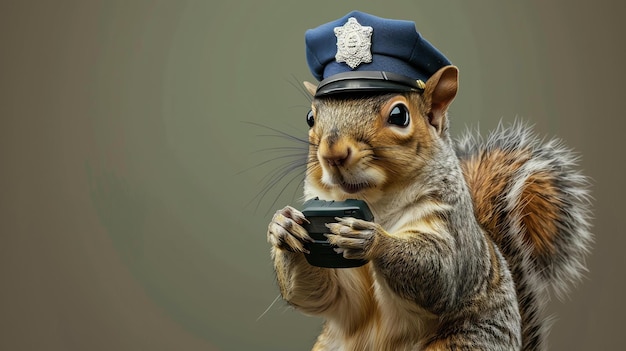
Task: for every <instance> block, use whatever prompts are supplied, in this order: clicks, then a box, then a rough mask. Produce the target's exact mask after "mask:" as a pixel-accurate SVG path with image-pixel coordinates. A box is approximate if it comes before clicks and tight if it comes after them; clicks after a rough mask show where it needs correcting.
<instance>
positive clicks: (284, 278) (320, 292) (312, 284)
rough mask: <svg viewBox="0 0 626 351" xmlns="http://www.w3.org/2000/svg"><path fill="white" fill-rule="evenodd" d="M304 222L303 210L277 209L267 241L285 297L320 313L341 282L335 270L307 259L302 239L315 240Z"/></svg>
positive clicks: (303, 310)
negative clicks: (316, 264)
mask: <svg viewBox="0 0 626 351" xmlns="http://www.w3.org/2000/svg"><path fill="white" fill-rule="evenodd" d="M305 221H307V219H306V218H305V217H304V215H303V214H302V212H300V211H298V210H296V209H295V208H293V207H291V206H287V207H285V208H283V209H281V210H278V211H277V212H276V213H275V214H274V216H273V218H272V221H271V222H270V224H269V226H268V230H267V240H268V242H269V243H270V244H271V245H272V248H271V254H272V258H273V260H274V269H275V271H276V278H277V280H278V285H279V288H280V292H281V294H282V296H283V299H285V301H287V302H288V303H289V304H291V305H293V306H295V307H296V308H298V309H300V310H301V311H302V312H304V313H308V314H313V315H320V314H322V313H324V312H325V311H327V310H328V309H329V308H330V307H331V306H332V304H333V303H334V301H335V296H336V295H337V290H338V282H337V281H336V277H335V276H334V274H332V270H330V269H323V268H319V267H314V266H311V265H310V264H308V262H307V261H306V259H305V257H304V254H303V253H304V252H306V249H305V248H304V245H303V242H306V241H309V242H310V241H312V239H311V237H310V236H309V234H308V233H307V231H306V229H304V228H303V227H302V224H303V223H304V222H305Z"/></svg>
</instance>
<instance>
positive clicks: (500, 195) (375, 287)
mask: <svg viewBox="0 0 626 351" xmlns="http://www.w3.org/2000/svg"><path fill="white" fill-rule="evenodd" d="M304 85H305V88H306V89H307V90H308V92H309V93H310V94H311V95H313V96H314V98H313V100H312V105H311V110H310V111H309V113H308V114H307V123H308V125H309V126H310V129H309V132H308V141H309V146H308V150H309V151H308V158H307V166H306V175H305V179H304V186H303V187H304V199H305V200H308V199H313V198H319V199H321V200H337V201H340V200H346V199H360V200H364V201H365V202H366V203H367V204H368V206H369V207H370V209H371V211H372V213H373V214H374V218H375V219H374V221H373V222H368V221H365V220H361V219H355V218H351V217H344V218H337V222H336V223H328V224H327V228H328V235H327V237H328V240H329V242H330V243H331V244H333V245H335V246H336V247H337V249H336V250H337V252H339V253H341V254H342V255H343V256H344V257H345V258H348V259H362V260H366V261H367V263H366V264H365V265H363V266H361V267H356V268H321V267H315V266H312V265H310V264H308V263H307V261H306V258H305V256H304V255H305V252H307V250H306V248H305V245H304V243H306V242H310V241H311V240H312V239H311V237H310V236H309V235H308V233H307V231H306V230H305V229H304V228H303V224H304V223H305V222H307V219H306V218H305V217H304V215H303V214H302V212H300V211H299V210H297V209H296V208H294V207H291V206H286V207H284V208H282V209H280V210H278V211H277V212H276V213H275V214H274V215H273V217H272V219H271V222H270V223H269V225H268V229H267V240H268V242H269V243H270V246H271V258H272V260H273V266H274V270H275V274H276V279H277V282H278V286H279V289H280V292H281V295H282V298H283V299H284V300H285V301H286V302H287V303H288V304H290V305H291V306H293V307H294V308H295V309H297V310H299V311H301V312H302V313H305V314H308V315H314V316H321V317H323V318H324V320H325V322H324V326H323V329H322V331H321V334H320V335H319V336H318V338H317V340H316V342H315V344H314V345H313V350H315V351H322V350H376V351H379V350H428V351H432V350H525V351H530V350H533V351H534V350H543V349H545V348H546V343H547V342H546V335H547V332H548V327H549V323H548V321H546V320H545V318H544V317H543V316H542V311H543V309H544V307H545V304H546V302H547V300H548V296H549V294H550V292H551V291H552V292H554V293H556V294H557V295H558V296H561V295H563V294H565V293H566V292H567V291H568V289H569V287H570V286H571V285H572V284H574V283H576V282H578V281H579V280H580V279H581V277H582V274H583V272H584V271H585V265H584V259H585V257H586V255H587V254H588V251H589V246H590V244H591V242H592V235H591V233H590V231H589V230H590V215H591V214H590V212H591V210H590V195H589V180H588V178H587V177H585V176H584V175H582V174H581V172H580V171H578V170H577V169H576V167H577V160H578V159H577V155H576V154H574V152H573V151H571V149H568V148H566V147H565V146H564V145H563V144H562V143H561V142H560V141H559V140H557V139H553V140H551V141H547V142H543V141H541V140H540V139H539V138H538V137H537V136H535V134H534V133H533V132H532V131H531V129H530V128H529V127H527V126H525V125H524V124H522V123H517V122H516V123H514V124H513V125H511V126H509V127H504V126H502V125H501V126H499V127H498V128H497V129H496V130H495V131H494V132H492V133H491V134H490V135H489V136H488V137H487V138H486V139H483V138H481V137H480V136H479V135H477V134H476V133H474V132H467V135H465V136H462V137H460V138H458V139H453V138H452V137H451V136H450V132H449V119H448V107H449V105H450V103H451V102H452V101H453V99H454V98H455V96H456V94H457V90H458V68H457V67H456V66H453V65H445V66H443V67H441V68H440V69H438V70H437V71H436V72H435V73H434V74H432V75H431V76H430V77H429V78H428V79H427V80H426V82H425V83H423V86H421V88H422V89H421V91H401V92H394V91H375V92H348V93H344V94H337V95H333V94H330V95H320V94H319V87H318V86H316V85H314V84H312V83H308V82H305V83H304Z"/></svg>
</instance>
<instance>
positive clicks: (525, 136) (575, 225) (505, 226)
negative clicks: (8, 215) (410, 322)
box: [456, 123, 592, 350]
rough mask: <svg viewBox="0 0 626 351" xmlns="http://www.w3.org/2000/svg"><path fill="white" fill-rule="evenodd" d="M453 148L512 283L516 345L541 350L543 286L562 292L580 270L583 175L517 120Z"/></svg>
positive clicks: (584, 229) (587, 236) (553, 143)
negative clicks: (518, 320)
mask: <svg viewBox="0 0 626 351" xmlns="http://www.w3.org/2000/svg"><path fill="white" fill-rule="evenodd" d="M456 151H457V155H458V157H459V159H460V160H461V167H462V168H463V172H464V175H465V178H466V181H467V184H468V186H469V188H470V192H471V194H472V198H473V200H474V211H475V213H476V217H477V219H478V221H479V222H480V223H481V225H482V226H483V227H484V228H485V230H486V231H487V232H488V233H489V235H490V236H491V238H492V239H493V240H494V241H495V242H496V243H497V244H498V246H499V247H500V249H501V250H502V253H503V255H504V256H505V257H506V259H507V260H508V262H509V265H510V268H511V272H512V274H513V279H514V280H515V282H516V288H517V293H518V300H519V303H520V312H521V314H522V323H523V325H522V327H523V335H522V338H523V345H524V347H523V350H540V349H542V348H543V347H544V337H545V335H546V334H547V328H548V326H547V325H546V322H545V321H544V320H543V319H542V318H541V312H542V311H541V310H542V309H543V307H544V304H545V301H546V300H547V296H546V294H547V293H548V290H549V289H548V288H551V289H552V290H553V291H554V292H555V293H556V295H557V296H559V297H562V296H564V295H565V294H566V293H567V291H568V289H569V288H570V287H571V286H572V285H573V283H576V282H577V281H578V280H580V278H581V276H582V274H583V273H584V272H585V256H586V255H587V253H588V251H589V246H590V244H591V241H592V235H591V233H590V231H589V230H590V216H591V204H590V196H589V181H588V178H586V177H585V176H583V175H582V174H581V173H580V172H579V171H578V170H577V169H576V167H577V157H576V155H575V154H574V153H573V152H572V151H571V150H570V149H568V148H566V147H564V146H563V144H562V143H561V142H560V141H559V140H557V139H553V140H550V141H547V142H544V141H543V140H540V139H539V138H537V136H536V135H535V134H534V133H533V132H532V131H531V130H530V128H528V127H527V126H525V125H523V124H522V123H515V124H513V125H512V126H510V127H504V126H502V125H500V126H499V127H498V128H497V129H496V130H495V131H493V132H492V133H491V134H490V135H489V136H488V137H487V138H486V139H483V138H481V137H480V136H479V135H477V134H473V133H469V132H468V133H467V134H466V135H465V136H463V137H462V138H460V139H459V140H457V144H456Z"/></svg>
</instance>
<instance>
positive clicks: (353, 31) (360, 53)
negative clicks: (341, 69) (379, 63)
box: [334, 17, 373, 69]
mask: <svg viewBox="0 0 626 351" xmlns="http://www.w3.org/2000/svg"><path fill="white" fill-rule="evenodd" d="M334 31H335V36H336V37H337V54H336V55H335V60H336V61H337V62H345V63H346V64H347V65H348V66H350V68H352V69H355V68H356V67H357V66H358V65H360V64H362V63H369V62H372V52H371V47H372V31H373V29H372V27H368V26H362V25H361V24H359V22H357V20H356V18H354V17H350V18H349V19H348V22H346V24H344V25H343V26H341V27H335V28H334Z"/></svg>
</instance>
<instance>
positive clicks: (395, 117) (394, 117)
mask: <svg viewBox="0 0 626 351" xmlns="http://www.w3.org/2000/svg"><path fill="white" fill-rule="evenodd" d="M410 122H411V115H409V110H408V109H407V107H406V106H405V105H404V104H397V105H396V106H394V107H393V109H392V110H391V112H390V113H389V119H388V120H387V123H389V124H393V125H396V126H398V127H402V128H406V127H408V125H409V123H410Z"/></svg>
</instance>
